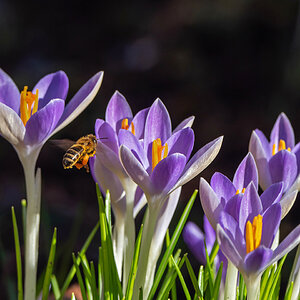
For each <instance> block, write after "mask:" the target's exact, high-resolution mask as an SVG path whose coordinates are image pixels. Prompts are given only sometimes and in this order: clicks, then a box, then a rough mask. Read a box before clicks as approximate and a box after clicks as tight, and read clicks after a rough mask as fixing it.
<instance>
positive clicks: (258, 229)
mask: <svg viewBox="0 0 300 300" xmlns="http://www.w3.org/2000/svg"><path fill="white" fill-rule="evenodd" d="M262 219H263V217H262V216H261V215H257V216H256V217H254V219H253V222H252V224H251V222H250V221H248V222H247V224H246V250H247V253H250V252H251V251H253V250H255V249H256V248H258V247H259V245H260V242H261V235H262Z"/></svg>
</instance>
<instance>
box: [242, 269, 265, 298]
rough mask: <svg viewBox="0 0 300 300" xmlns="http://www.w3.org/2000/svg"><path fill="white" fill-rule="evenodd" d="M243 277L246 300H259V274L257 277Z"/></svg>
mask: <svg viewBox="0 0 300 300" xmlns="http://www.w3.org/2000/svg"><path fill="white" fill-rule="evenodd" d="M243 277H244V281H245V284H246V288H247V300H259V296H260V279H261V274H260V275H258V276H252V277H247V276H243Z"/></svg>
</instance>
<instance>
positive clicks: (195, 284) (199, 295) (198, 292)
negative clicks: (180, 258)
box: [185, 257, 203, 297]
mask: <svg viewBox="0 0 300 300" xmlns="http://www.w3.org/2000/svg"><path fill="white" fill-rule="evenodd" d="M185 264H186V267H187V270H188V272H189V275H190V278H191V281H192V283H193V286H194V289H195V292H196V295H197V297H203V295H202V294H201V291H200V289H199V284H198V281H197V278H196V275H195V273H194V270H193V267H192V265H191V263H190V261H189V259H188V257H186V259H185Z"/></svg>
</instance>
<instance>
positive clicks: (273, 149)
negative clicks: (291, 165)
mask: <svg viewBox="0 0 300 300" xmlns="http://www.w3.org/2000/svg"><path fill="white" fill-rule="evenodd" d="M275 154H276V145H275V144H273V147H272V155H275Z"/></svg>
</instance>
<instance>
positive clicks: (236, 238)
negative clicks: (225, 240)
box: [218, 211, 246, 257]
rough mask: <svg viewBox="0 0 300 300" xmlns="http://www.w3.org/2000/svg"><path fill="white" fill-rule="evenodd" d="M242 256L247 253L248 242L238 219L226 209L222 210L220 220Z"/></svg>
mask: <svg viewBox="0 0 300 300" xmlns="http://www.w3.org/2000/svg"><path fill="white" fill-rule="evenodd" d="M218 223H219V224H220V225H221V227H222V228H223V229H224V231H225V232H226V234H227V235H228V237H229V238H230V240H231V241H232V242H233V244H234V246H235V248H236V249H237V251H238V252H239V254H240V256H241V257H244V256H245V255H246V242H245V239H244V236H243V233H242V232H241V230H240V228H239V225H238V223H237V221H236V220H235V219H234V218H233V217H232V216H231V215H229V214H228V213H226V212H225V211H221V213H220V217H219V222H218Z"/></svg>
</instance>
